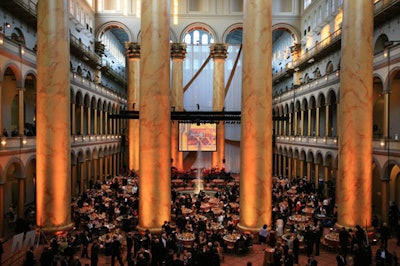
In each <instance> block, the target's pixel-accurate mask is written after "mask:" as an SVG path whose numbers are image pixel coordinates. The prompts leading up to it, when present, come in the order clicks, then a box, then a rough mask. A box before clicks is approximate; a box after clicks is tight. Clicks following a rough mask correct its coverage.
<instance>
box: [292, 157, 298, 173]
mask: <svg viewBox="0 0 400 266" xmlns="http://www.w3.org/2000/svg"><path fill="white" fill-rule="evenodd" d="M292 160H293V166H292V169H293V170H292V177H294V178H296V177H297V162H298V159H297V158H295V157H293V158H292Z"/></svg>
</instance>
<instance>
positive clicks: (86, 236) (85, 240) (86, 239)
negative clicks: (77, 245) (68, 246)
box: [81, 231, 90, 259]
mask: <svg viewBox="0 0 400 266" xmlns="http://www.w3.org/2000/svg"><path fill="white" fill-rule="evenodd" d="M81 243H82V254H81V258H83V257H85V256H86V258H88V259H89V254H88V247H89V243H90V238H89V232H88V231H85V232H84V233H83V235H82V238H81Z"/></svg>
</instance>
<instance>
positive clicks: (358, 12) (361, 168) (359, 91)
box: [336, 0, 374, 227]
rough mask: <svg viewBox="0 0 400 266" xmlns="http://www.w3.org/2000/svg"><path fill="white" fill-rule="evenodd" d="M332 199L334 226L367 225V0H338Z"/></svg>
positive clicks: (370, 50)
mask: <svg viewBox="0 0 400 266" xmlns="http://www.w3.org/2000/svg"><path fill="white" fill-rule="evenodd" d="M343 6H344V9H343V30H342V51H341V53H342V56H341V68H340V71H341V73H340V77H341V78H340V116H339V121H338V125H339V128H338V129H339V130H338V135H339V145H338V163H339V164H338V176H337V182H336V191H337V196H336V203H337V205H338V221H337V225H338V226H340V227H341V226H347V227H354V226H355V225H361V226H363V227H366V226H370V225H371V216H372V215H371V214H372V197H371V193H372V166H371V163H372V117H373V116H372V95H373V92H372V88H373V24H374V5H373V2H372V1H364V0H344V5H343Z"/></svg>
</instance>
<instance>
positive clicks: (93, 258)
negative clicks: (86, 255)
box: [90, 239, 100, 266]
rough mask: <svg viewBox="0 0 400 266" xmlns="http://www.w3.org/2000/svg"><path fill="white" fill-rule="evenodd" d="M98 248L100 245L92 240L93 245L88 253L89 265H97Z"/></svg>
mask: <svg viewBox="0 0 400 266" xmlns="http://www.w3.org/2000/svg"><path fill="white" fill-rule="evenodd" d="M99 249H100V245H99V243H98V242H97V240H96V239H95V240H93V245H92V248H91V250H90V251H91V254H90V265H91V266H97V263H98V262H99Z"/></svg>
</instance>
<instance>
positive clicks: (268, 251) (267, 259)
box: [263, 247, 275, 266]
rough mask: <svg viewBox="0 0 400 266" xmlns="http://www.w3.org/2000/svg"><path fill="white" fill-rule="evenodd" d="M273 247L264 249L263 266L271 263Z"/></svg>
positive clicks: (272, 261)
mask: <svg viewBox="0 0 400 266" xmlns="http://www.w3.org/2000/svg"><path fill="white" fill-rule="evenodd" d="M274 252H275V249H274V248H271V247H267V248H265V249H264V263H263V265H264V266H268V265H273V263H274Z"/></svg>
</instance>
